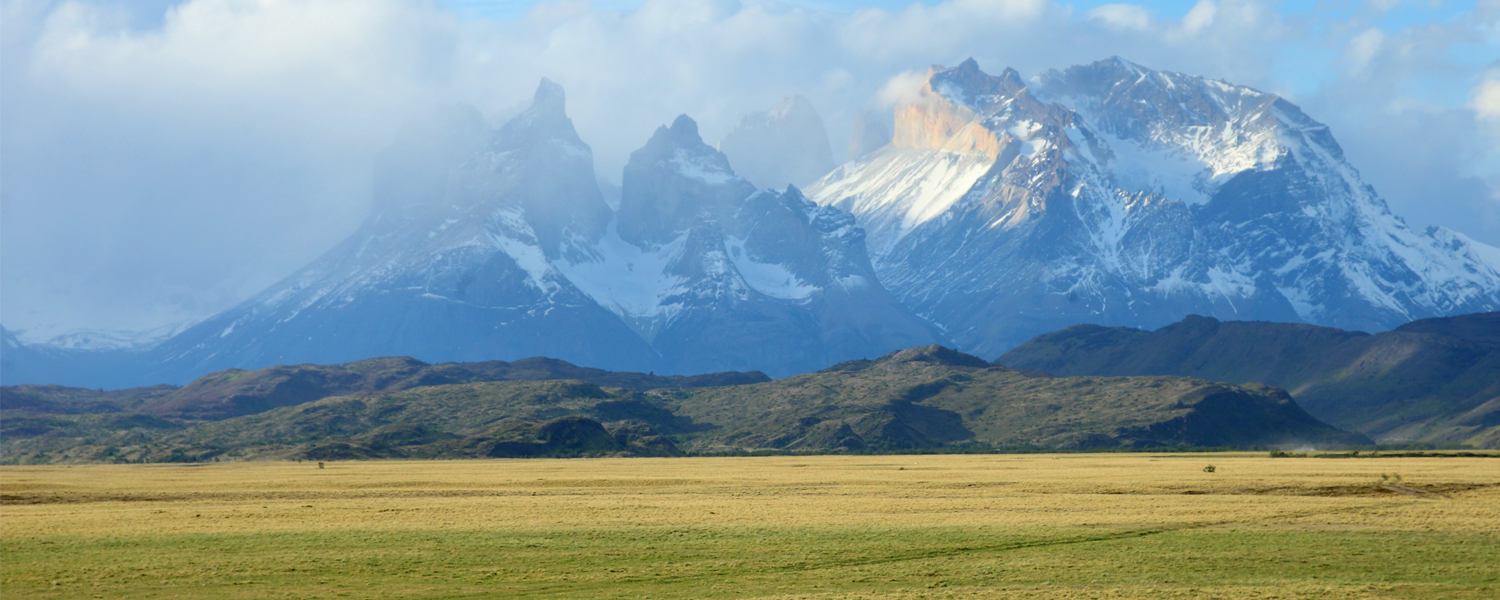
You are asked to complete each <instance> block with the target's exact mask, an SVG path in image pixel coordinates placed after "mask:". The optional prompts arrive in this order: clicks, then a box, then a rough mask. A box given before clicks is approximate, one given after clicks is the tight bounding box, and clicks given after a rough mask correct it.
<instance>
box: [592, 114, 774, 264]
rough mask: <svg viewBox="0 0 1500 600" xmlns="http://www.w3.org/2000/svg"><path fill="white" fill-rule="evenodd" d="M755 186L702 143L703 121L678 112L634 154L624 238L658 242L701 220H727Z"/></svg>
mask: <svg viewBox="0 0 1500 600" xmlns="http://www.w3.org/2000/svg"><path fill="white" fill-rule="evenodd" d="M753 193H755V186H754V185H753V184H751V183H750V182H748V181H746V180H745V179H744V178H742V177H739V176H737V175H735V173H734V170H733V169H731V168H730V166H729V159H728V157H726V156H724V154H723V153H721V152H719V151H718V150H715V149H713V147H711V146H709V145H708V144H705V143H703V138H701V137H699V136H698V123H697V122H695V121H693V120H692V119H691V118H689V117H688V116H687V115H681V116H678V117H677V119H676V120H674V121H673V122H672V125H671V127H665V126H663V127H658V128H657V129H656V132H655V133H654V134H652V136H651V139H650V140H648V141H647V142H646V145H645V146H643V147H641V148H640V149H639V150H636V151H635V152H632V153H630V161H629V162H627V163H626V164H625V171H624V175H623V178H622V185H621V190H620V211H619V232H620V237H621V238H623V239H625V240H626V241H629V242H631V243H635V244H647V245H656V244H662V243H666V242H669V241H672V240H674V239H676V238H677V237H678V236H680V235H681V234H682V233H683V232H685V231H687V229H688V228H689V227H690V226H691V225H692V224H693V223H694V222H695V221H700V220H710V221H720V220H725V219H726V218H727V217H728V216H729V215H730V214H731V213H732V211H733V210H735V209H736V208H737V207H738V205H739V202H740V201H741V200H744V199H745V198H746V197H748V196H750V194H753Z"/></svg>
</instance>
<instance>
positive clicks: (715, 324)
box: [557, 116, 938, 375]
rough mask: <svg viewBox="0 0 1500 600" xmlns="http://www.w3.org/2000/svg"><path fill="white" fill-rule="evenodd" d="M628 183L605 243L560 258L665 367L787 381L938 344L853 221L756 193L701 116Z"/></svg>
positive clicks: (667, 138) (790, 194)
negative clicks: (887, 284)
mask: <svg viewBox="0 0 1500 600" xmlns="http://www.w3.org/2000/svg"><path fill="white" fill-rule="evenodd" d="M623 181H624V186H623V189H622V190H621V203H620V210H619V217H618V221H617V224H616V225H615V226H613V227H612V228H611V229H610V230H609V232H608V233H607V234H606V236H605V237H604V239H603V240H602V242H601V243H600V244H599V245H598V246H597V247H596V248H597V251H596V252H593V253H579V254H578V257H577V258H576V259H570V260H568V261H565V262H559V263H557V265H558V268H559V269H560V270H561V271H562V272H563V273H565V274H566V275H567V277H568V279H569V280H570V281H573V282H575V283H576V285H578V286H579V288H580V289H583V290H584V291H585V292H586V293H588V294H589V295H590V296H591V297H592V298H593V299H594V300H595V301H596V302H598V303H599V304H600V305H602V306H605V307H607V308H609V309H610V310H611V311H613V312H614V313H615V314H616V315H619V316H620V318H621V319H622V320H624V322H626V323H627V324H629V325H630V326H631V327H632V328H633V329H634V330H635V331H636V332H637V333H638V334H640V335H641V337H642V338H643V339H645V340H647V341H650V342H651V343H652V345H653V346H654V347H655V348H656V349H657V350H658V351H659V352H660V353H661V354H662V356H663V360H664V361H665V363H666V367H665V368H666V370H668V371H671V372H678V371H680V372H701V371H709V370H722V369H724V368H731V367H734V368H744V367H743V365H755V368H757V369H760V370H763V371H766V372H768V373H772V374H775V375H787V374H792V373H797V372H804V371H807V370H812V369H816V368H821V367H818V366H817V365H820V364H821V365H825V366H826V365H827V364H832V363H834V362H839V361H841V360H847V359H849V358H856V357H869V356H877V355H879V354H880V353H881V352H888V351H890V350H894V349H898V348H903V347H907V346H909V345H912V344H913V343H919V342H918V341H919V340H935V339H938V338H937V337H936V335H935V334H934V333H933V331H932V329H931V328H930V327H929V326H928V325H927V324H926V323H924V322H922V321H921V320H920V319H918V318H916V317H915V316H914V315H912V314H911V313H910V312H909V311H907V310H905V309H904V308H902V307H901V305H900V304H899V303H898V302H897V301H896V300H895V299H894V298H892V297H891V296H890V295H889V294H888V293H886V292H885V290H884V289H883V288H881V287H880V285H879V283H878V281H877V279H876V277H875V273H874V269H873V267H871V266H870V264H869V260H868V258H867V256H866V254H865V249H864V236H863V232H862V231H861V230H860V229H859V227H858V226H857V225H856V224H855V222H854V219H853V217H851V216H850V215H849V214H848V213H845V212H842V211H839V210H837V209H831V208H823V207H819V206H817V205H816V204H813V203H812V202H811V201H809V200H807V199H806V198H804V197H803V196H802V194H801V192H800V191H798V190H797V189H796V188H795V187H790V186H788V188H787V190H786V191H785V192H783V193H777V192H774V191H770V190H756V189H755V187H754V186H753V185H751V184H750V183H748V182H747V181H745V180H744V179H742V178H740V177H738V176H736V175H735V174H734V172H733V170H732V169H730V168H729V163H728V160H727V158H726V157H725V156H724V155H723V154H722V153H720V152H718V151H716V150H714V149H713V148H711V147H709V146H708V145H706V144H704V143H703V141H702V139H701V138H699V136H698V132H697V124H696V123H694V122H693V121H692V119H689V118H687V117H686V116H683V117H678V119H677V120H676V121H674V122H673V123H672V125H671V126H670V127H661V128H659V129H658V130H657V131H656V132H655V134H653V135H652V137H651V139H650V140H649V141H648V142H647V143H646V145H645V146H644V147H642V148H641V149H640V150H637V151H636V152H634V153H632V154H631V160H630V162H629V164H627V165H626V167H625V171H624V178H623Z"/></svg>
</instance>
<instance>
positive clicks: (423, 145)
mask: <svg viewBox="0 0 1500 600" xmlns="http://www.w3.org/2000/svg"><path fill="white" fill-rule="evenodd" d="M376 172H377V177H376V186H375V187H376V194H375V198H374V203H373V206H372V212H371V215H370V217H369V218H368V220H367V221H366V222H365V223H364V225H363V226H362V227H361V228H360V229H359V230H358V231H357V232H355V233H354V234H353V235H351V236H350V237H349V238H348V239H346V240H345V241H344V242H342V243H341V244H339V245H338V246H337V247H336V248H334V249H333V250H331V251H330V252H328V253H327V254H326V255H324V256H323V257H321V258H319V259H318V260H317V261H315V262H313V263H312V264H310V265H309V266H307V267H305V268H303V269H301V270H300V271H298V272H296V273H295V274H293V275H292V276H290V277H288V278H287V279H285V280H283V281H282V282H280V283H277V284H276V285H274V286H272V287H271V288H269V289H267V290H265V291H264V292H261V293H260V294H258V295H257V296H255V297H254V298H251V299H250V300H248V301H247V302H245V303H243V304H241V305H239V306H237V307H235V308H233V309H231V310H228V311H226V312H224V313H222V314H219V315H217V316H215V317H212V318H210V319H208V320H206V321H204V322H203V323H201V324H199V325H197V326H195V327H193V328H191V329H189V330H188V331H186V332H184V333H183V334H181V335H179V336H177V337H175V338H173V339H171V340H168V341H167V342H165V343H163V344H162V345H160V346H158V347H157V348H156V349H155V350H153V351H152V353H151V359H150V360H151V362H153V363H155V367H154V368H153V369H151V370H149V371H148V372H149V373H151V375H152V376H154V377H155V378H156V379H162V380H168V381H172V380H184V379H187V378H191V377H195V376H198V375H201V374H203V373H206V372H209V371H213V370H217V369H222V368H227V367H263V366H268V365H274V364H286V363H298V362H323V363H329V362H345V361H350V360H358V359H362V358H368V357H371V356H381V355H408V356H414V357H417V358H420V359H422V360H427V361H450V360H490V359H504V360H514V359H518V358H524V357H529V356H548V357H553V358H560V359H564V360H568V361H571V362H574V363H577V364H580V365H586V366H592V367H601V368H608V369H616V370H620V369H625V370H635V371H647V370H656V371H663V372H669V373H700V372H709V371H724V370H762V371H765V372H767V373H770V374H773V375H788V374H792V373H797V372H803V371H809V370H815V369H819V368H822V367H825V366H827V365H829V364H832V363H835V362H838V361H842V360H848V359H851V358H857V357H874V356H879V355H881V354H884V353H886V352H889V351H891V350H895V349H898V348H905V347H909V346H913V345H919V344H926V343H931V342H932V341H935V340H936V339H937V336H936V334H935V330H934V329H933V328H931V327H930V326H929V325H927V324H926V323H925V322H924V321H922V320H921V319H920V318H918V317H916V316H915V315H913V314H912V313H911V312H910V311H909V310H907V309H905V308H904V307H903V306H902V305H901V304H900V303H899V302H898V301H896V300H895V299H894V298H893V297H891V296H890V295H889V294H888V293H886V292H885V290H884V289H883V288H881V287H880V284H879V282H878V281H877V279H876V277H875V273H874V269H873V267H872V266H871V265H870V262H869V259H868V257H867V255H866V253H865V249H864V234H863V232H862V230H861V229H860V228H859V227H858V226H857V225H856V224H855V223H854V219H853V217H852V216H850V215H848V214H847V213H845V212H842V211H839V210H837V209H831V208H825V207H819V206H817V205H815V204H813V203H812V202H810V201H808V200H807V199H805V198H803V197H802V195H801V193H800V192H798V191H797V190H796V188H790V187H789V188H788V189H787V190H786V191H785V192H783V193H776V192H772V191H761V190H757V189H756V188H755V186H753V185H751V184H750V183H749V182H747V181H745V180H744V179H743V178H740V177H738V176H736V175H735V174H734V172H733V171H732V170H731V169H730V168H729V164H728V161H727V159H726V158H725V157H724V155H723V154H721V153H719V152H717V151H716V150H714V149H713V148H711V147H709V146H707V145H705V144H704V143H703V142H702V140H701V139H699V137H698V133H697V125H696V124H695V123H693V121H692V120H691V119H688V118H687V117H685V116H684V117H680V118H678V120H677V122H675V123H674V124H673V125H672V127H670V128H667V127H662V128H660V129H658V131H657V132H656V134H655V135H654V136H653V137H652V138H651V140H650V141H649V142H648V143H647V144H646V146H645V147H643V148H641V149H640V150H638V151H637V152H635V153H634V154H633V155H632V157H631V161H630V164H629V165H628V166H627V167H626V169H625V173H624V182H623V187H622V189H621V190H620V205H619V211H618V213H616V212H615V211H614V210H612V209H611V208H610V206H609V205H608V204H607V203H606V201H605V199H604V196H603V195H602V194H601V192H600V189H599V186H598V184H597V179H596V177H595V173H594V169H593V154H592V151H591V150H590V148H589V146H588V145H587V144H585V143H584V142H583V141H582V140H580V139H579V138H578V135H577V133H576V132H575V130H574V129H573V126H572V122H571V120H570V119H569V118H568V117H567V115H566V113H565V100H564V94H563V90H562V88H561V87H559V86H557V85H556V84H554V83H551V82H549V81H546V80H543V82H542V84H541V86H540V87H539V88H538V90H537V93H536V96H535V99H534V101H533V104H532V106H531V107H530V108H529V109H527V110H526V111H525V112H523V113H522V114H520V115H519V116H517V117H515V118H514V119H512V120H511V121H510V122H508V123H506V124H505V125H504V126H502V127H500V128H499V129H498V130H495V131H493V132H492V131H491V130H490V129H489V127H488V126H486V125H485V124H484V122H483V120H482V119H481V118H480V116H479V114H478V113H477V112H476V111H474V110H473V109H472V108H451V109H447V110H444V111H440V112H439V113H438V114H435V115H433V116H432V117H430V118H429V119H427V120H426V121H425V122H420V123H417V124H415V125H414V126H411V127H408V128H406V129H405V130H404V131H403V133H402V135H401V136H400V140H399V141H398V143H397V144H396V145H395V146H393V147H392V148H391V149H389V150H387V151H386V152H384V153H382V155H381V156H380V158H379V160H378V161H377V165H376Z"/></svg>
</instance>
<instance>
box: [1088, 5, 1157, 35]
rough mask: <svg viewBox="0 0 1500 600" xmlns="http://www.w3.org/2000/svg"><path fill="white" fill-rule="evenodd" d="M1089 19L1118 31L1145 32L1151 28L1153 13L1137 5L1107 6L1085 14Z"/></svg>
mask: <svg viewBox="0 0 1500 600" xmlns="http://www.w3.org/2000/svg"><path fill="white" fill-rule="evenodd" d="M1084 14H1086V15H1088V18H1089V19H1091V20H1093V21H1096V22H1098V23H1100V24H1102V25H1104V26H1105V27H1108V28H1110V29H1114V30H1117V31H1126V30H1134V31H1143V30H1145V29H1146V28H1147V27H1149V26H1151V12H1150V11H1147V10H1146V8H1145V7H1143V6H1137V5H1135V4H1105V5H1103V6H1099V7H1096V8H1094V9H1093V10H1090V11H1088V12H1087V13H1084Z"/></svg>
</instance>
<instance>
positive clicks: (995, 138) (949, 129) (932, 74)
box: [892, 58, 1073, 167]
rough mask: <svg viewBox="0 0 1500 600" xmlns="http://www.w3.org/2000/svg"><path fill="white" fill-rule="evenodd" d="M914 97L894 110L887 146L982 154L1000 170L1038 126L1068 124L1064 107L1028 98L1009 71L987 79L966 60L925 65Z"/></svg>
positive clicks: (1069, 119)
mask: <svg viewBox="0 0 1500 600" xmlns="http://www.w3.org/2000/svg"><path fill="white" fill-rule="evenodd" d="M917 94H918V99H917V100H916V101H914V102H908V103H906V104H903V105H901V106H898V107H896V111H895V122H896V123H895V135H894V138H893V141H892V143H893V145H895V146H897V147H902V148H930V149H936V150H943V151H947V152H958V153H962V154H983V155H986V156H988V157H990V158H991V159H992V160H997V161H1000V163H1001V166H1002V167H1003V166H1004V165H1005V164H1006V163H1008V162H1009V161H1010V160H1013V159H1014V158H1015V156H1016V154H1017V153H1018V152H1021V151H1022V149H1020V148H1019V146H1018V145H1019V144H1021V143H1023V142H1026V141H1030V140H1031V139H1032V138H1033V137H1034V136H1033V133H1034V130H1035V129H1036V128H1037V127H1038V126H1042V127H1046V126H1051V127H1053V128H1061V127H1065V126H1068V125H1071V124H1072V121H1073V119H1072V115H1071V114H1070V113H1069V112H1068V111H1067V110H1066V109H1063V108H1062V107H1060V106H1053V105H1047V104H1044V103H1042V102H1039V101H1038V100H1037V99H1036V98H1034V97H1032V95H1031V94H1030V93H1029V91H1028V90H1027V87H1026V82H1025V81H1023V80H1022V79H1021V75H1020V74H1019V73H1017V72H1016V71H1015V70H1014V69H1010V68H1007V69H1005V70H1004V71H1003V72H1001V73H1000V75H990V74H988V73H985V72H984V71H982V70H980V69H979V63H977V62H975V61H974V59H972V58H971V59H968V60H966V61H964V62H963V63H962V64H960V65H959V66H957V67H953V68H951V69H944V68H942V67H939V66H933V67H931V68H930V69H928V71H927V80H926V82H925V83H924V84H923V85H922V87H921V88H920V89H919V90H918V92H917ZM1016 125H1020V126H1021V127H1015V126H1016ZM1052 137H1054V138H1056V137H1057V136H1052ZM1063 137H1065V136H1063Z"/></svg>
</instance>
